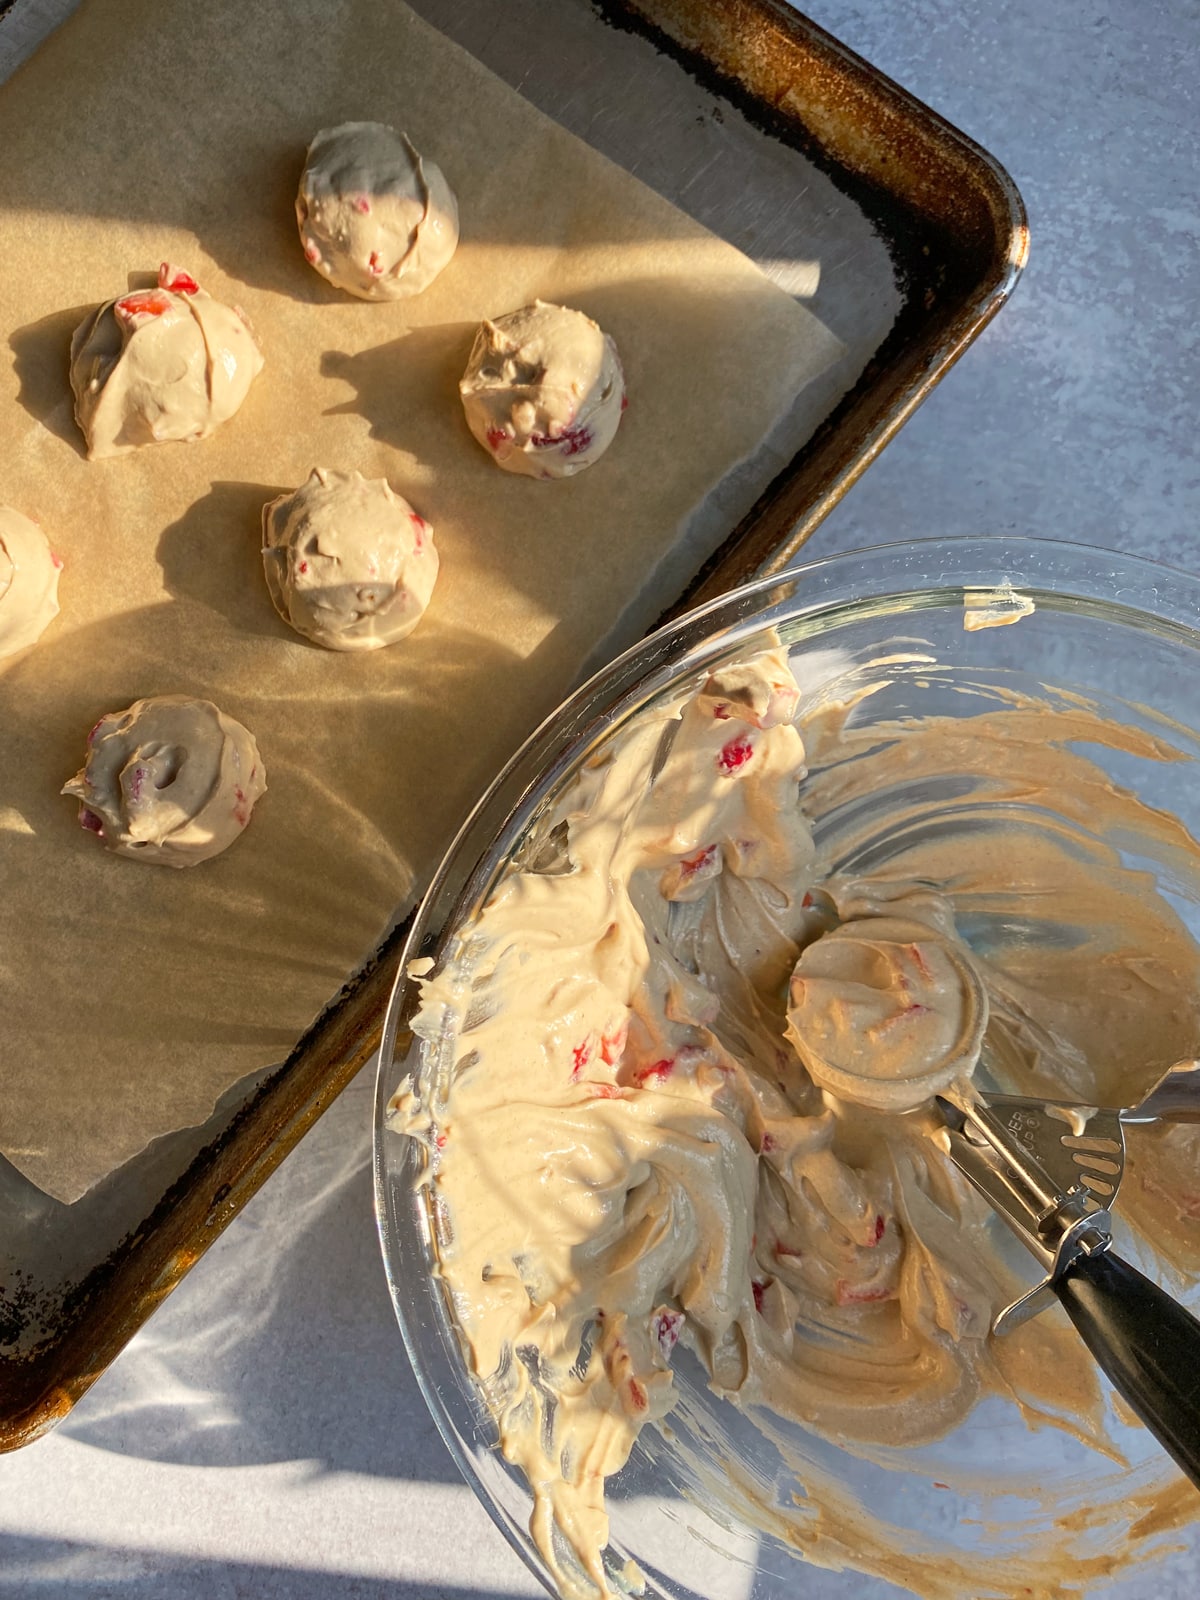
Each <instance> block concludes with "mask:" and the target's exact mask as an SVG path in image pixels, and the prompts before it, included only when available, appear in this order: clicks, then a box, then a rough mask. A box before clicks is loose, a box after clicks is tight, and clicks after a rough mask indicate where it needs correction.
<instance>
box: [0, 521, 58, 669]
mask: <svg viewBox="0 0 1200 1600" xmlns="http://www.w3.org/2000/svg"><path fill="white" fill-rule="evenodd" d="M61 571H62V562H61V561H60V560H59V558H58V557H57V556H56V555H55V554H54V552H53V550H51V548H50V542H49V540H48V539H47V538H46V535H45V534H44V533H43V532H42V530H41V529H40V528H39V527H38V525H37V523H36V522H31V521H30V519H29V518H28V517H23V516H22V515H21V513H20V512H19V511H13V510H12V509H11V507H9V506H0V657H3V656H12V655H16V653H17V651H18V650H25V649H27V648H28V647H29V646H30V645H31V644H36V643H37V641H38V640H39V639H40V638H41V636H42V634H43V633H44V632H45V631H46V629H47V627H49V625H50V623H51V622H52V621H53V620H54V618H55V617H56V616H57V615H58V575H59V573H60V572H61Z"/></svg>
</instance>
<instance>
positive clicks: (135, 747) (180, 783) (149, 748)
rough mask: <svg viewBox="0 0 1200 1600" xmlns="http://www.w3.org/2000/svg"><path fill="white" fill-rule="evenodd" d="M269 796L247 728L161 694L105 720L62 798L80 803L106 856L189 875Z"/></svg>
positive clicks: (83, 820) (196, 703) (198, 704)
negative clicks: (178, 869) (180, 869)
mask: <svg viewBox="0 0 1200 1600" xmlns="http://www.w3.org/2000/svg"><path fill="white" fill-rule="evenodd" d="M266 787H267V775H266V772H265V770H264V768H263V764H262V757H261V756H260V755H259V753H258V746H257V745H256V744H255V742H254V735H253V734H251V733H249V732H248V731H247V730H246V729H245V728H243V726H242V725H241V723H240V722H235V721H234V719H233V718H232V717H227V716H226V715H225V714H224V712H222V711H219V710H218V709H217V707H216V706H214V705H213V704H212V702H211V701H209V700H195V699H192V698H191V697H190V696H188V695H182V694H163V695H154V696H153V697H151V698H149V699H146V700H135V701H134V703H133V705H131V706H130V707H129V709H128V710H127V711H111V712H109V713H108V715H107V716H103V717H101V718H100V721H99V722H98V723H97V724H96V726H95V727H94V728H93V729H92V731H91V733H90V734H89V735H88V750H87V759H86V761H85V762H84V765H83V767H82V769H81V770H80V771H79V772H77V773H76V774H75V776H74V777H73V778H72V779H71V781H70V783H67V784H65V785H64V786H63V791H62V792H63V794H69V795H74V796H75V798H76V799H77V800H78V801H79V802H80V805H79V821H80V824H81V825H82V826H83V827H85V828H87V829H88V830H89V831H90V832H92V833H95V834H98V835H99V837H100V839H101V840H102V842H103V844H104V846H105V848H106V849H108V850H112V851H115V853H116V854H117V855H121V856H132V857H133V858H134V860H135V861H148V862H152V863H153V864H154V865H156V866H160V867H191V866H194V865H195V864H196V863H197V862H198V861H207V860H208V859H209V857H210V856H215V855H219V854H220V852H221V851H222V850H224V849H225V848H226V847H227V846H229V845H231V844H232V843H233V841H234V840H235V839H236V838H237V836H238V834H240V833H241V832H242V830H243V829H244V828H245V826H246V824H247V823H248V822H249V821H250V813H251V811H252V810H253V809H254V802H255V801H256V800H257V799H258V798H259V797H260V795H262V794H263V792H264V791H265V789H266Z"/></svg>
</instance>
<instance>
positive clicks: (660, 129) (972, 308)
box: [0, 0, 1027, 1449]
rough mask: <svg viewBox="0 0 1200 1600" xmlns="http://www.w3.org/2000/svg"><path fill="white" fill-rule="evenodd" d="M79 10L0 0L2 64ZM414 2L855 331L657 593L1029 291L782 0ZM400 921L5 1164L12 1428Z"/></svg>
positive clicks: (829, 489) (729, 553)
mask: <svg viewBox="0 0 1200 1600" xmlns="http://www.w3.org/2000/svg"><path fill="white" fill-rule="evenodd" d="M69 9H71V7H70V4H69V0H8V3H7V4H5V0H0V70H2V68H3V64H4V63H5V61H6V60H7V64H8V65H9V66H11V65H13V64H14V63H15V60H16V58H17V56H18V54H19V53H21V46H22V45H23V44H24V42H25V40H26V39H28V38H30V37H33V36H37V35H39V34H44V33H45V32H47V31H49V28H50V26H52V24H53V22H54V21H56V20H58V19H60V18H61V17H62V16H63V15H65V13H66V12H67V11H68V10H69ZM415 9H417V10H418V11H419V12H421V13H422V14H423V15H424V16H425V17H426V18H427V19H428V20H429V21H430V22H432V23H433V24H434V25H435V26H437V27H439V28H441V29H442V30H443V31H444V32H446V33H447V34H449V35H450V36H451V37H452V38H454V39H456V40H457V42H459V43H460V44H462V45H464V46H465V47H466V48H467V49H469V50H470V51H471V52H472V54H474V55H476V56H477V57H479V59H481V60H482V61H483V62H484V63H485V64H486V65H487V66H489V67H491V68H492V70H493V71H495V72H496V73H497V74H498V75H499V76H500V77H501V78H504V79H506V80H507V81H508V82H509V83H510V84H512V85H513V86H514V87H517V88H519V89H520V92H521V93H523V94H524V95H525V96H526V97H527V98H529V99H530V100H532V101H533V102H534V103H535V104H537V105H538V106H540V108H541V109H542V110H544V111H547V112H548V113H549V114H550V115H551V116H553V117H555V118H556V120H558V121H559V122H561V123H563V124H564V125H565V126H567V127H568V128H570V129H571V131H573V132H574V133H576V134H578V135H580V136H581V137H582V138H584V139H586V140H587V141H588V143H590V144H592V145H594V146H595V147H596V148H598V149H600V150H602V151H603V152H604V153H605V154H607V155H608V156H610V157H611V158H612V159H613V160H615V161H617V162H618V163H619V164H621V165H622V166H625V167H626V168H627V169H629V170H631V171H633V172H635V173H636V174H637V175H638V176H639V177H641V178H642V179H643V180H644V181H645V182H647V183H649V184H650V185H651V186H652V187H654V188H657V189H659V190H660V191H661V192H662V193H663V194H664V195H666V197H667V198H668V199H670V200H672V201H673V202H674V203H675V204H677V205H679V206H680V207H681V208H682V209H683V210H685V211H688V212H690V213H691V214H692V215H694V216H695V217H696V218H697V220H699V221H701V222H702V223H704V224H705V225H706V226H707V227H709V228H711V229H712V230H713V231H714V232H717V233H719V234H721V235H722V236H724V237H725V238H727V239H729V241H730V242H731V243H733V244H735V245H737V246H738V248H740V249H741V250H743V251H745V252H746V253H747V254H748V255H750V256H751V257H753V258H754V259H756V260H757V261H758V262H759V263H760V265H762V267H763V268H764V270H765V271H767V272H768V273H769V274H770V275H771V276H773V277H774V278H776V280H777V281H778V282H780V283H781V284H782V285H783V286H784V287H786V288H788V289H789V290H790V291H791V292H793V293H797V294H800V295H802V296H804V298H805V299H806V300H807V302H808V303H809V304H810V305H811V306H812V308H813V309H814V310H815V311H816V312H817V314H818V315H819V316H821V317H822V319H823V320H824V321H826V323H827V324H828V325H829V326H830V327H832V328H833V331H834V332H835V333H837V334H838V335H839V337H840V338H841V339H842V340H843V342H844V343H845V344H846V346H847V358H846V362H845V363H844V364H843V366H842V369H841V371H840V373H834V374H832V375H830V377H829V379H828V380H827V382H828V395H827V400H828V404H827V411H826V414H825V416H824V420H823V422H822V423H821V425H820V427H819V428H818V430H817V432H816V433H815V435H814V436H813V437H812V438H811V439H810V440H809V442H808V443H807V444H806V445H805V446H804V447H803V449H802V450H801V451H800V452H799V453H798V454H797V455H796V457H795V458H794V459H793V460H792V461H791V462H790V463H788V464H787V465H786V466H784V467H783V469H782V470H781V471H779V472H778V474H777V475H776V476H775V477H774V478H773V480H772V481H770V482H768V483H764V484H763V485H762V486H761V493H760V494H759V497H758V499H757V502H756V504H755V505H754V507H753V509H752V510H751V511H750V513H749V514H748V515H746V516H745V517H743V518H742V520H741V521H740V522H739V523H738V525H737V526H736V527H734V528H731V529H730V531H729V535H728V538H727V539H726V540H725V542H724V544H723V545H722V546H721V548H720V549H719V550H718V551H717V552H716V553H715V555H713V556H712V558H711V559H710V560H709V561H708V562H707V563H706V564H705V566H704V568H703V570H702V571H700V572H699V573H697V574H696V575H695V576H694V578H693V580H692V582H691V583H690V584H689V585H688V587H687V589H686V592H684V593H683V594H675V595H664V596H662V606H663V611H664V614H668V613H670V612H674V611H678V610H680V609H682V608H684V607H685V606H687V605H690V604H692V603H694V602H696V601H698V600H701V599H705V598H707V597H709V596H711V595H714V594H716V593H719V592H721V591H722V590H725V589H728V588H730V587H732V586H733V585H734V584H736V583H738V582H741V581H742V580H744V579H746V578H748V577H750V576H752V575H755V574H758V573H765V572H770V571H772V570H776V569H778V568H779V567H781V566H783V565H784V564H785V563H786V562H787V561H788V560H789V558H790V557H791V556H793V555H794V553H795V552H796V550H797V549H798V548H799V547H800V546H801V545H802V544H803V543H804V541H805V540H806V539H807V538H808V536H809V535H810V534H811V533H812V531H813V530H814V529H815V528H816V527H817V525H818V524H819V523H820V521H821V519H822V518H823V517H824V516H826V515H827V513H828V512H829V511H830V509H831V508H832V507H833V506H834V505H835V504H836V502H837V501H838V500H839V499H840V497H841V496H842V495H843V494H844V493H845V492H846V490H847V489H848V488H849V486H850V485H851V484H852V483H853V482H854V480H855V478H857V476H858V475H859V473H861V472H862V471H863V470H864V469H865V468H866V467H867V466H868V465H869V463H870V462H871V461H872V460H873V459H874V457H875V455H876V454H877V453H878V452H879V451H880V450H881V449H882V448H883V446H884V445H885V444H886V443H887V441H888V440H889V439H890V438H891V437H892V435H893V434H894V433H895V432H896V431H897V430H898V429H899V428H900V427H901V426H902V425H903V423H904V421H905V420H906V418H907V417H908V416H909V415H910V414H911V412H912V411H913V410H914V409H915V408H916V407H917V406H918V405H919V404H920V402H921V400H922V399H923V398H924V397H925V395H926V394H928V393H929V391H930V389H931V388H932V387H933V386H934V384H936V383H937V382H938V381H939V379H940V378H941V377H942V375H943V374H944V373H945V372H946V370H947V369H948V368H949V367H950V366H951V365H952V364H953V362H954V361H955V360H957V358H958V357H959V355H961V354H962V352H963V350H965V348H966V347H967V345H968V344H970V342H971V341H972V339H974V338H975V336H976V335H977V334H978V333H979V331H980V329H981V328H982V327H983V326H984V324H985V323H986V322H987V321H988V320H989V319H990V318H991V317H992V316H993V315H994V314H995V313H996V311H997V310H998V309H999V308H1000V306H1001V305H1002V304H1003V303H1004V300H1005V299H1006V298H1007V296H1008V294H1009V293H1010V291H1011V289H1012V287H1013V284H1014V282H1015V280H1016V278H1017V276H1018V274H1019V272H1020V270H1021V267H1022V265H1023V264H1024V260H1025V254H1026V246H1027V235H1026V227H1025V216H1024V210H1023V207H1022V204H1021V200H1020V196H1019V195H1018V193H1017V191H1016V189H1015V188H1014V186H1013V184H1012V182H1011V181H1010V180H1009V178H1008V177H1007V175H1006V174H1005V173H1004V171H1003V170H1002V169H1001V168H1000V167H999V166H998V165H997V163H996V162H995V161H994V160H993V159H992V158H991V157H990V156H988V155H987V154H986V153H985V152H984V151H982V150H981V149H979V147H978V146H977V145H975V144H973V143H972V142H971V141H970V140H969V139H967V138H965V137H964V136H963V135H962V134H961V133H959V132H957V131H956V130H955V129H954V128H952V127H950V126H949V125H948V124H947V123H945V122H944V121H943V120H942V119H941V118H940V117H938V116H937V115H936V114H935V113H934V112H932V111H931V110H929V109H928V108H927V107H926V106H924V105H922V104H920V103H919V102H918V101H916V100H914V99H913V98H912V96H911V95H909V94H907V93H905V91H904V90H903V89H901V88H899V87H898V86H897V85H896V84H894V83H892V82H890V81H889V80H888V79H886V78H885V77H883V76H882V75H881V74H880V73H878V72H877V71H875V69H874V68H872V67H871V66H869V65H868V64H867V63H866V62H864V61H862V60H861V59H859V58H858V57H857V56H855V55H854V54H852V53H851V52H850V51H848V50H847V49H845V47H844V46H842V45H841V44H839V43H838V42H837V40H835V39H833V38H831V37H830V36H829V35H828V34H827V33H825V32H824V31H823V30H822V29H820V28H819V27H817V26H816V25H815V24H814V23H812V22H810V21H808V20H807V19H806V18H804V17H803V16H801V15H799V14H798V13H796V12H795V11H793V10H792V9H791V7H790V6H788V5H786V4H784V3H782V0H597V3H595V4H589V3H588V0H554V3H553V4H549V3H548V0H510V3H509V4H508V5H507V6H506V8H505V25H504V28H503V29H497V28H496V27H495V22H494V7H493V6H492V4H491V0H416V4H415ZM6 47H7V48H6ZM2 92H3V90H2V88H0V93H2ZM823 381H826V380H823ZM561 687H562V690H563V693H564V694H565V693H566V691H567V690H568V689H569V688H570V687H571V686H570V685H569V684H563V685H562V686H561ZM401 934H402V930H401V929H398V930H397V931H396V932H395V933H394V934H393V935H392V936H391V937H390V938H389V939H388V940H387V942H386V943H385V944H384V945H383V946H382V947H381V948H380V949H379V950H378V951H377V952H376V953H375V955H374V957H373V958H372V960H371V961H370V962H369V963H368V964H367V965H366V966H365V967H364V968H363V969H362V970H361V971H360V972H358V973H357V974H355V975H354V976H353V977H352V978H351V979H350V981H349V982H348V983H347V985H346V986H345V988H344V989H343V990H342V992H341V993H340V994H339V995H337V996H336V997H334V998H333V999H332V1000H331V1002H330V1004H329V1005H328V1007H327V1008H326V1010H325V1011H324V1013H323V1014H322V1015H321V1016H320V1017H319V1018H318V1020H317V1021H316V1022H315V1024H314V1025H313V1026H312V1027H311V1028H310V1029H309V1030H308V1032H307V1033H306V1034H305V1036H304V1037H303V1038H302V1039H301V1040H299V1042H298V1043H297V1044H296V1047H295V1049H294V1050H293V1051H292V1053H291V1055H290V1056H289V1057H288V1059H287V1061H286V1062H284V1063H283V1064H282V1065H281V1066H279V1067H277V1068H275V1069H273V1070H271V1071H269V1072H267V1073H265V1074H262V1075H261V1076H260V1077H259V1078H258V1080H257V1081H256V1082H254V1083H253V1084H250V1085H246V1084H242V1085H241V1086H239V1089H238V1091H236V1092H235V1093H233V1094H232V1095H230V1096H229V1097H228V1098H227V1101H226V1102H225V1103H223V1104H222V1105H221V1106H219V1107H218V1108H217V1111H216V1112H215V1113H214V1115H213V1117H212V1118H211V1119H210V1120H209V1121H208V1122H207V1123H206V1124H205V1125H204V1126H203V1127H202V1128H198V1129H190V1130H186V1131H183V1132H181V1133H179V1134H178V1135H175V1136H173V1137H172V1138H170V1139H167V1140H163V1141H159V1142H158V1144H156V1145H153V1146H151V1147H150V1148H149V1149H148V1150H146V1151H145V1152H144V1153H143V1154H142V1155H141V1156H139V1157H137V1158H136V1159H135V1160H134V1161H133V1162H131V1163H129V1164H128V1165H127V1166H126V1167H123V1168H121V1169H120V1170H119V1171H118V1172H116V1173H114V1174H112V1175H111V1177H109V1178H108V1179H106V1180H105V1181H104V1182H103V1183H101V1184H100V1185H98V1186H97V1188H96V1189H94V1190H92V1191H91V1192H90V1193H89V1194H87V1195H86V1196H85V1197H84V1198H83V1199H82V1200H80V1201H78V1202H76V1204H75V1205H73V1206H62V1205H59V1204H57V1203H55V1202H51V1201H48V1200H47V1199H46V1197H45V1196H44V1195H42V1194H41V1193H40V1191H38V1190H36V1189H34V1188H33V1186H32V1185H30V1184H28V1183H26V1182H25V1181H24V1180H23V1179H21V1178H20V1176H19V1175H18V1174H16V1173H15V1172H14V1171H13V1170H12V1169H8V1171H6V1172H4V1171H0V1217H2V1218H3V1228H2V1229H0V1449H13V1448H15V1447H17V1446H19V1445H22V1444H25V1443H27V1442H28V1441H30V1440H32V1439H34V1438H36V1437H37V1436H38V1435H39V1434H40V1433H42V1432H44V1431H45V1430H46V1429H48V1428H50V1427H52V1426H53V1424H54V1423H55V1422H56V1421H58V1420H59V1419H60V1418H61V1417H63V1416H64V1415H65V1414H66V1413H67V1412H68V1411H69V1410H70V1408H71V1406H72V1405H73V1404H74V1403H75V1401H76V1400H77V1399H78V1398H79V1396H80V1395H81V1394H82V1393H83V1392H84V1391H85V1390H86V1389H87V1388H88V1386H89V1384H91V1382H92V1381H93V1380H94V1379H95V1378H96V1377H97V1376H98V1374H99V1373H100V1372H102V1371H103V1369H104V1368H105V1367H106V1366H107V1365H108V1364H109V1362H111V1361H112V1360H113V1359H114V1357H115V1356H116V1355H117V1354H118V1353H119V1352H120V1350H121V1348H122V1347H123V1345H124V1344H125V1343H126V1342H127V1341H128V1340H129V1339H130V1338H131V1336H132V1335H133V1334H134V1333H135V1332H136V1330H137V1329H138V1328H139V1327H140V1326H141V1324H142V1323H143V1322H144V1321H145V1319H146V1318H147V1317H148V1316H149V1315H150V1313H151V1312H152V1311H153V1310H154V1308H155V1306H156V1305H157V1304H158V1303H159V1301H160V1300H161V1299H162V1298H163V1297H164V1296H165V1295H166V1294H168V1293H169V1292H170V1290H171V1289H172V1288H173V1287H174V1286H175V1285H176V1284H177V1283H178V1282H179V1281H180V1279H181V1278H182V1277H183V1275H184V1274H185V1273H186V1272H187V1270H188V1269H189V1267H191V1266H192V1264H193V1263H194V1262H195V1261H196V1260H197V1259H198V1258H199V1257H200V1256H201V1255H202V1254H203V1253H204V1251H205V1250H206V1249H207V1248H208V1246H209V1244H211V1243H212V1241H213V1239H215V1238H216V1236H217V1235H218V1234H219V1233H220V1231H221V1230H222V1228H224V1226H225V1225H226V1223H227V1222H229V1220H230V1219H231V1218H232V1217H233V1216H234V1215H235V1214H236V1212H237V1211H238V1210H239V1208H240V1207H241V1206H242V1205H244V1204H245V1202H246V1200H247V1199H248V1198H249V1197H250V1196H251V1195H252V1194H253V1193H254V1191H255V1190H256V1189H257V1188H258V1187H259V1185H260V1184H261V1183H263V1181H264V1180H265V1179H266V1178H267V1177H268V1176H269V1175H270V1173H271V1172H272V1171H273V1169H274V1167H275V1166H276V1165H277V1163H278V1162H279V1161H281V1160H282V1158H283V1157H284V1156H285V1155H286V1154H287V1152H288V1151H289V1150H290V1149H291V1148H292V1147H293V1146H294V1145H295V1144H296V1142H297V1140H298V1139H299V1138H300V1137H301V1135H302V1134H303V1133H304V1132H305V1130H306V1129H307V1128H308V1127H309V1126H310V1125H311V1124H312V1123H313V1122H314V1121H315V1119H316V1118H317V1117H319V1116H320V1115H321V1113H322V1112H323V1111H324V1110H325V1108H326V1107H327V1106H328V1105H329V1103H330V1102H331V1101H332V1100H333V1098H334V1097H335V1096H336V1095H337V1094H338V1093H339V1092H340V1091H341V1090H342V1089H343V1088H344V1087H345V1085H346V1084H347V1083H348V1082H349V1081H350V1079H351V1078H352V1077H353V1076H354V1074H355V1073H356V1072H357V1071H358V1070H359V1069H360V1067H362V1066H363V1065H364V1063H365V1062H366V1061H367V1060H368V1059H369V1058H370V1056H371V1055H372V1053H373V1052H374V1050H375V1048H376V1046H377V1044H378V1040H379V1032H380V1026H381V1021H382V1017H383V1011H384V1006H385V1003H386V999H387V993H388V990H389V987H390V985H391V982H392V980H393V977H394V966H395V957H396V952H397V950H398V947H399V942H400V938H401Z"/></svg>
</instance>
